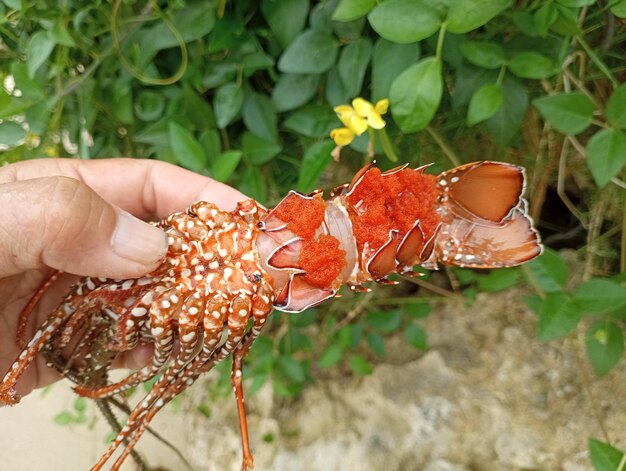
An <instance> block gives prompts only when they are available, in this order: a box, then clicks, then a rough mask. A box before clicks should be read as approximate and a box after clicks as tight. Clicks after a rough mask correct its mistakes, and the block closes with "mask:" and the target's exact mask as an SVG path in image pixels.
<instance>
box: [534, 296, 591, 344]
mask: <svg viewBox="0 0 626 471" xmlns="http://www.w3.org/2000/svg"><path fill="white" fill-rule="evenodd" d="M581 317H582V313H581V311H580V310H579V309H576V307H575V306H574V304H573V303H572V302H571V301H570V298H569V296H568V295H567V294H566V293H563V292H558V293H548V294H547V295H546V297H545V299H543V300H542V302H541V307H540V308H539V322H538V324H537V336H538V337H539V339H540V340H552V339H555V338H558V337H563V336H564V335H567V334H568V333H569V332H571V331H572V329H574V328H575V327H576V326H577V325H578V322H579V321H580V319H581Z"/></svg>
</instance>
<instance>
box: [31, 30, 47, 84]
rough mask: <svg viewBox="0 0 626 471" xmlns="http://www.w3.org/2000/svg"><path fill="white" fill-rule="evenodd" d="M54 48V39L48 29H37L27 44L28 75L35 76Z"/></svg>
mask: <svg viewBox="0 0 626 471" xmlns="http://www.w3.org/2000/svg"><path fill="white" fill-rule="evenodd" d="M53 49H54V40H53V39H52V38H51V36H50V34H49V33H48V32H47V31H37V32H36V33H35V34H33V35H32V36H31V37H30V40H29V41H28V45H27V46H26V64H27V66H28V77H29V78H31V79H32V78H33V77H34V76H35V72H37V69H39V67H41V66H42V65H43V63H44V62H46V59H48V56H49V55H50V53H51V52H52V50H53Z"/></svg>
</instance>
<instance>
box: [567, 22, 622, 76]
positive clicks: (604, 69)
mask: <svg viewBox="0 0 626 471" xmlns="http://www.w3.org/2000/svg"><path fill="white" fill-rule="evenodd" d="M576 40H577V41H578V43H579V44H580V45H581V46H582V48H583V49H584V50H585V52H586V53H587V55H588V56H589V58H590V59H591V60H592V61H593V63H594V64H596V66H597V67H598V69H600V71H601V72H602V73H603V74H604V75H605V76H606V78H608V79H609V81H610V82H611V85H613V88H617V87H618V86H619V82H618V81H617V80H616V79H615V77H614V76H613V74H612V73H611V71H610V70H609V68H608V67H607V66H606V64H605V63H604V62H603V61H602V59H600V57H598V55H597V54H596V53H595V52H593V49H591V47H590V46H589V44H588V43H587V41H585V39H584V38H583V36H582V35H580V34H579V35H576Z"/></svg>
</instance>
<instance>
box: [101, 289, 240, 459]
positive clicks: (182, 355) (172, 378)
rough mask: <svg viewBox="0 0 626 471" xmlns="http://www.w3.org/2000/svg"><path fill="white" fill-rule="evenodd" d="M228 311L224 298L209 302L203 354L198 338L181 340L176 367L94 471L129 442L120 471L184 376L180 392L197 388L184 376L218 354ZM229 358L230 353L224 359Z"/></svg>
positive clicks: (137, 409) (156, 386)
mask: <svg viewBox="0 0 626 471" xmlns="http://www.w3.org/2000/svg"><path fill="white" fill-rule="evenodd" d="M228 307H229V306H228V300H227V299H225V298H224V297H222V296H221V295H216V296H214V297H213V298H212V299H211V300H210V301H209V302H207V304H206V307H205V308H204V313H205V318H204V338H203V348H202V350H201V351H200V352H199V353H197V354H195V357H194V353H193V352H194V351H195V350H196V348H195V347H196V345H197V343H198V340H197V337H195V336H194V337H193V338H190V337H187V339H188V344H184V342H185V340H184V339H183V336H181V337H180V340H181V350H180V352H179V356H178V358H176V359H175V360H174V362H173V363H172V365H170V367H169V368H168V369H167V370H166V371H165V373H164V374H163V377H162V378H161V379H159V381H157V382H156V383H155V384H154V385H153V386H152V389H151V390H150V392H149V393H148V395H147V396H146V397H145V398H144V399H143V400H142V401H141V402H140V403H139V404H138V405H137V406H136V407H135V409H134V410H133V411H132V413H131V414H130V416H129V417H128V421H127V422H126V425H125V426H124V427H123V428H122V431H121V432H120V433H119V434H118V436H117V437H116V438H115V440H114V441H113V443H112V444H111V445H110V447H109V449H108V450H107V452H106V453H105V454H104V455H103V456H102V458H101V459H100V461H99V462H98V463H97V464H96V465H95V466H94V467H93V468H92V471H97V470H100V469H102V467H103V466H104V465H105V464H106V462H107V461H108V460H109V458H110V457H111V456H112V455H113V453H114V452H115V450H116V449H117V448H119V446H120V444H122V443H123V442H125V441H126V440H128V442H127V443H126V448H125V450H124V451H123V452H122V454H121V455H120V457H119V458H118V459H117V461H116V462H115V463H114V465H113V467H112V469H119V467H120V466H121V464H122V463H123V462H124V460H125V459H126V457H127V456H128V454H129V453H130V451H131V450H132V449H133V448H134V446H135V444H136V443H137V441H138V440H139V438H140V437H141V435H142V434H143V432H144V431H145V430H146V429H147V427H148V424H149V423H150V421H151V420H152V418H153V417H154V415H155V414H156V413H157V412H158V411H159V410H161V409H162V408H163V407H164V406H165V405H166V404H167V403H168V402H169V401H171V400H172V399H173V398H174V397H175V396H176V394H178V392H177V391H176V390H175V388H172V385H173V384H174V383H176V382H177V381H178V382H181V381H180V378H181V376H182V377H183V378H182V383H181V387H179V391H182V390H183V389H186V388H187V387H189V386H191V384H193V382H194V380H195V378H193V379H191V378H190V376H191V375H189V377H185V374H184V373H185V372H187V371H193V369H191V365H194V364H200V363H199V361H202V359H203V358H204V359H206V358H207V357H208V358H210V357H211V356H212V355H213V354H214V353H215V348H216V346H217V344H218V342H219V339H220V337H221V335H222V331H223V326H224V322H225V320H226V313H227V312H228ZM183 325H184V324H183ZM183 335H184V334H183ZM155 342H156V343H158V342H159V339H155ZM222 348H223V347H222ZM227 354H228V353H226V354H225V355H224V356H226V355H227ZM203 362H204V361H203ZM185 365H186V366H185Z"/></svg>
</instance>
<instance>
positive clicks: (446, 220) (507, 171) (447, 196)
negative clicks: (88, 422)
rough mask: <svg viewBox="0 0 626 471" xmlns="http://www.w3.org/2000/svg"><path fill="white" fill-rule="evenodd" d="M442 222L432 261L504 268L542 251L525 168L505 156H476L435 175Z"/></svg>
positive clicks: (528, 258)
mask: <svg viewBox="0 0 626 471" xmlns="http://www.w3.org/2000/svg"><path fill="white" fill-rule="evenodd" d="M437 185H438V186H439V188H440V192H441V193H440V196H439V198H438V200H437V203H436V204H437V212H438V214H439V216H440V220H441V226H440V227H439V230H438V232H437V236H436V238H435V247H434V251H433V256H432V257H431V260H429V261H428V262H426V263H425V265H426V266H428V265H430V264H433V263H437V262H439V263H442V264H446V265H457V266H464V267H473V268H501V267H511V266H515V265H519V264H521V263H524V262H526V261H528V260H530V259H532V258H534V257H536V256H538V255H539V254H540V253H541V251H542V246H541V243H540V239H539V234H538V233H537V231H535V229H534V228H533V227H532V220H531V218H530V216H529V215H528V212H527V209H526V201H525V200H524V199H523V197H522V195H523V192H524V187H525V175H524V169H523V168H521V167H518V166H515V165H511V164H507V163H503V162H475V163H471V164H467V165H463V166H461V167H457V168H455V169H452V170H449V171H447V172H444V173H442V174H441V175H439V177H438V178H437Z"/></svg>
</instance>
